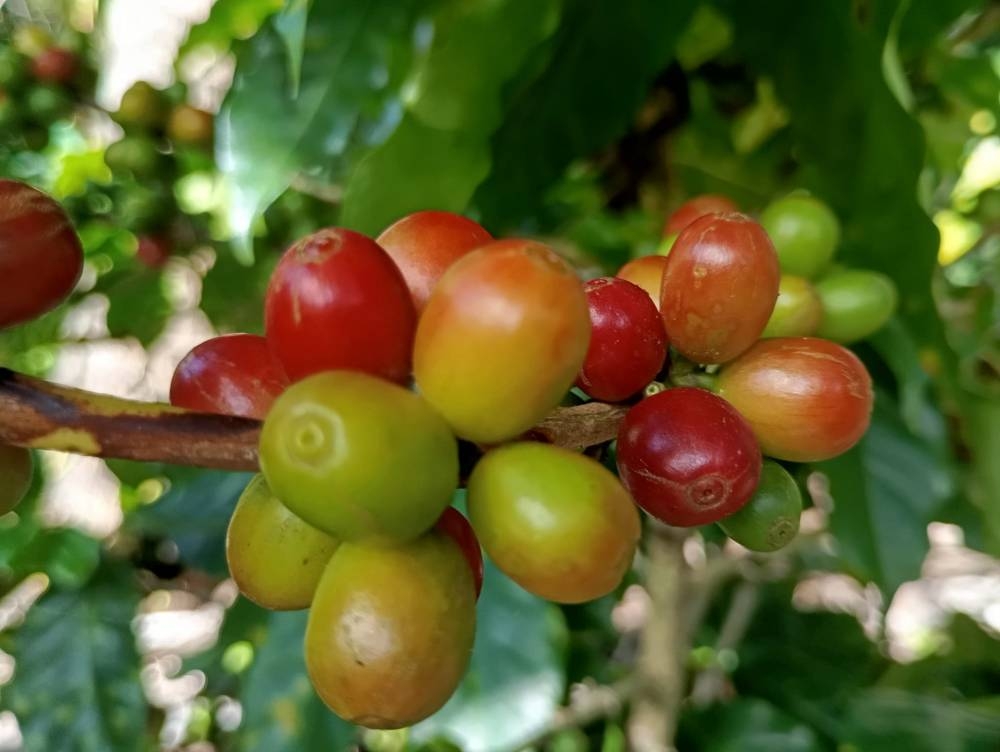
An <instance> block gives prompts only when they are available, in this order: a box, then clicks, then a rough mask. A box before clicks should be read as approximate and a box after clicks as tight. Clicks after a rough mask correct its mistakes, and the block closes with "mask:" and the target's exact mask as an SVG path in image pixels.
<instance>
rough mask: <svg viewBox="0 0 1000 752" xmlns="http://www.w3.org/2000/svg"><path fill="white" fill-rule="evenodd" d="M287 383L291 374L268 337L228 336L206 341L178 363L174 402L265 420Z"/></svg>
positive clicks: (172, 399) (189, 406) (171, 397)
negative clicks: (282, 365) (272, 348)
mask: <svg viewBox="0 0 1000 752" xmlns="http://www.w3.org/2000/svg"><path fill="white" fill-rule="evenodd" d="M286 386H288V377H287V376H286V375H285V372H284V371H283V370H282V369H281V366H280V365H279V364H278V361H277V360H275V358H274V355H273V353H272V352H271V349H270V348H269V347H268V345H267V340H265V339H264V338H263V337H260V336H258V335H256V334H226V335H223V336H221V337H213V338H212V339H209V340H206V341H205V342H202V343H201V344H200V345H198V346H196V347H195V348H194V349H193V350H191V352H189V353H188V354H187V355H185V356H184V358H183V359H182V360H181V362H180V363H178V364H177V369H176V370H175V371H174V377H173V379H172V380H171V382H170V404H172V405H175V406H177V407H186V408H187V409H188V410H198V411H199V412H204V413H221V414H223V415H241V416H243V417H245V418H258V419H260V420H263V419H264V417H265V416H266V415H267V411H268V410H269V409H270V407H271V403H272V402H274V400H275V399H276V398H277V396H278V395H279V394H281V393H282V392H283V391H284V390H285V387H286Z"/></svg>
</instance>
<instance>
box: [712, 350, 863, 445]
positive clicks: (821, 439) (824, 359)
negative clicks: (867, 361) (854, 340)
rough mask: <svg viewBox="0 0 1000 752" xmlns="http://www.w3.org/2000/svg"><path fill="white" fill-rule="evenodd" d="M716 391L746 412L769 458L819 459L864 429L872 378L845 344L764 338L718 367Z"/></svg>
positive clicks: (849, 442) (853, 440) (852, 442)
mask: <svg viewBox="0 0 1000 752" xmlns="http://www.w3.org/2000/svg"><path fill="white" fill-rule="evenodd" d="M718 383H719V394H721V395H722V396H723V397H725V398H726V399H727V400H729V402H731V403H732V404H733V405H735V406H736V408H737V409H738V410H739V411H740V413H741V414H743V415H744V416H745V417H746V419H747V421H748V422H749V423H750V425H751V426H752V427H753V431H754V433H755V434H756V435H757V440H758V441H759V442H760V445H761V448H762V449H763V450H764V453H765V454H767V455H768V456H769V457H776V458H777V459H781V460H790V461H792V462H819V461H820V460H827V459H831V458H832V457H836V456H837V455H838V454H842V453H844V452H846V451H847V450H848V449H850V448H851V447H852V446H854V445H855V444H856V443H857V442H858V440H859V439H860V438H861V437H862V436H864V434H865V431H867V430H868V424H869V422H870V420H871V411H872V404H873V402H874V397H873V394H872V380H871V376H869V375H868V371H867V369H866V368H865V366H864V364H863V363H862V362H861V361H860V360H859V359H858V357H857V356H856V355H855V354H854V353H852V352H851V351H850V350H848V349H847V348H846V347H841V346H840V345H838V344H836V343H834V342H830V341H829V340H825V339H820V338H818V337H776V338H774V339H764V340H761V341H760V342H758V343H757V344H756V345H754V346H753V347H751V348H750V349H749V350H748V351H747V352H745V353H743V355H741V356H740V357H739V358H737V359H736V360H734V361H733V362H732V363H729V364H727V365H726V367H725V368H723V369H722V370H721V371H720V372H719V382H718Z"/></svg>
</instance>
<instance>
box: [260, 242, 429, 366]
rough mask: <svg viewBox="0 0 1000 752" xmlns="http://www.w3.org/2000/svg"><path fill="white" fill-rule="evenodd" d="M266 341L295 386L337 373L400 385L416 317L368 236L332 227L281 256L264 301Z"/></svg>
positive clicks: (401, 286)
mask: <svg viewBox="0 0 1000 752" xmlns="http://www.w3.org/2000/svg"><path fill="white" fill-rule="evenodd" d="M264 319H265V328H266V331H267V341H268V344H270V346H271V349H272V350H273V351H274V354H275V355H276V356H277V358H278V360H279V361H280V362H281V364H282V366H284V368H285V372H286V373H287V374H288V375H289V377H291V379H292V380H293V381H295V380H298V379H301V378H303V377H305V376H308V375H309V374H312V373H318V372H320V371H331V370H338V369H351V370H356V371H363V372H365V373H370V374H373V375H375V376H381V377H382V378H386V379H389V380H390V381H396V382H398V383H401V384H402V383H406V382H408V381H409V378H410V357H411V351H412V348H413V331H414V328H415V326H416V312H415V311H414V309H413V301H412V300H411V299H410V293H409V290H408V289H407V287H406V282H405V281H404V280H403V275H402V274H400V272H399V269H397V268H396V265H395V264H394V263H393V261H392V259H391V258H389V255H388V254H387V253H386V252H385V251H384V250H382V248H380V247H379V246H378V244H376V243H375V241H374V240H372V239H371V238H367V237H365V236H364V235H361V234H359V233H356V232H352V231H351V230H344V229H341V228H337V227H331V228H326V229H324V230H319V231H317V232H314V233H313V234H311V235H307V236H306V237H304V238H302V239H301V240H299V241H298V242H297V243H295V244H294V245H293V246H292V247H291V248H289V249H288V250H287V251H285V255H284V256H282V257H281V261H280V262H278V266H277V268H276V269H275V270H274V273H273V274H272V275H271V281H270V283H269V284H268V287H267V295H266V297H265V300H264Z"/></svg>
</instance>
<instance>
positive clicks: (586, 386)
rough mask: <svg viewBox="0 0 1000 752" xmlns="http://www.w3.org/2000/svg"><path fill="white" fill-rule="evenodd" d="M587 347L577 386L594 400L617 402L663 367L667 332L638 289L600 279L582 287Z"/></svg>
mask: <svg viewBox="0 0 1000 752" xmlns="http://www.w3.org/2000/svg"><path fill="white" fill-rule="evenodd" d="M583 289H584V292H585V293H586V295H587V304H588V306H589V307H590V327H591V334H590V345H589V347H588V348H587V357H586V359H585V360H584V362H583V368H581V369H580V375H579V376H577V378H576V385H577V386H578V387H580V388H581V389H583V391H585V392H586V393H587V394H589V395H590V396H591V397H593V398H594V399H599V400H605V401H607V402H618V401H619V400H623V399H625V398H626V397H631V396H632V395H633V394H635V393H636V392H638V391H639V390H640V389H642V388H643V387H644V386H646V385H647V384H648V383H649V382H650V381H652V380H653V378H654V377H655V376H656V374H657V373H659V371H660V369H661V368H662V367H663V360H664V358H666V355H667V336H666V333H665V332H664V331H663V321H662V320H661V319H660V314H659V313H658V312H657V310H656V306H654V305H653V301H652V300H650V299H649V295H648V294H647V293H646V291H645V290H643V289H642V288H641V287H638V286H637V285H633V284H632V283H631V282H628V281H626V280H624V279H616V278H615V277H602V278H600V279H594V280H591V281H590V282H588V283H587V284H586V285H585V286H584V288H583Z"/></svg>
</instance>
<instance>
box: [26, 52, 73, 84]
mask: <svg viewBox="0 0 1000 752" xmlns="http://www.w3.org/2000/svg"><path fill="white" fill-rule="evenodd" d="M79 63H80V60H79V58H78V57H77V54H76V53H75V52H73V51H72V50H67V49H65V48H64V47H49V48H48V49H47V50H43V51H42V52H40V53H39V54H38V55H37V56H36V57H35V58H34V59H33V60H32V61H31V74H32V75H33V76H34V77H35V78H36V79H37V80H39V81H44V82H46V83H52V84H68V83H69V82H70V81H72V80H73V78H74V77H75V76H76V71H77V69H78V68H79Z"/></svg>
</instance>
